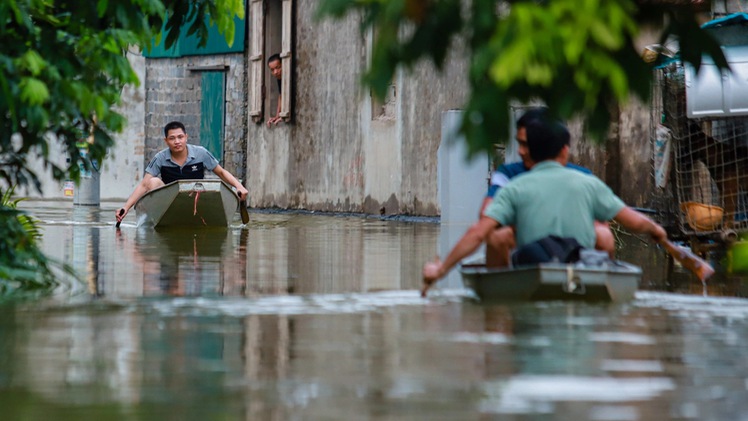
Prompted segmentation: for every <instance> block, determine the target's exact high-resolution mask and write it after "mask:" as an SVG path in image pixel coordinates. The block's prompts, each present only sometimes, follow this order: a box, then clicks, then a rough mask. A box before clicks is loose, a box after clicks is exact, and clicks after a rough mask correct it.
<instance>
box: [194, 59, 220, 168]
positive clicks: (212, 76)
mask: <svg viewBox="0 0 748 421" xmlns="http://www.w3.org/2000/svg"><path fill="white" fill-rule="evenodd" d="M202 76H203V77H202V98H201V100H200V145H202V146H204V147H205V148H206V149H207V150H209V151H210V153H212V154H213V156H215V157H216V159H218V160H219V161H222V160H223V117H224V104H225V100H224V95H225V81H226V73H225V72H203V74H202Z"/></svg>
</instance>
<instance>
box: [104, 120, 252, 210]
mask: <svg viewBox="0 0 748 421" xmlns="http://www.w3.org/2000/svg"><path fill="white" fill-rule="evenodd" d="M164 142H166V146H168V148H166V149H163V150H161V151H160V152H158V153H157V154H156V156H154V157H153V159H152V160H151V162H150V163H149V164H148V166H147V167H146V169H145V175H144V176H143V179H142V180H141V181H140V183H139V184H138V185H137V187H135V190H134V191H133V192H132V194H130V197H129V198H128V199H127V202H125V206H123V207H122V208H121V209H118V210H117V212H116V217H117V222H121V221H122V220H123V219H124V218H125V216H126V215H127V212H129V211H130V208H132V207H133V206H134V205H135V203H136V202H137V201H138V199H140V198H141V197H142V196H143V195H144V194H146V193H147V192H149V191H151V190H153V189H155V188H158V187H161V186H163V185H166V184H169V183H171V182H173V181H176V180H185V179H202V178H204V177H205V173H204V172H205V170H210V171H213V173H215V175H217V176H218V177H219V178H220V179H221V180H223V181H225V182H226V183H228V184H229V185H231V186H233V187H234V188H236V193H237V194H238V195H239V199H240V200H246V199H247V194H248V192H247V189H246V188H245V187H244V186H243V185H242V184H241V183H240V182H239V180H237V179H236V177H234V176H233V175H231V173H230V172H228V171H226V170H225V169H223V168H222V167H221V166H220V165H219V164H218V160H217V159H216V158H215V157H214V156H213V155H212V154H211V153H210V152H209V151H208V150H207V149H205V148H204V147H202V146H197V145H189V144H187V132H186V130H185V128H184V124H182V123H180V122H178V121H172V122H171V123H168V124H167V125H166V126H164Z"/></svg>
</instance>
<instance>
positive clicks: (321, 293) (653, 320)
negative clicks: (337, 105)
mask: <svg viewBox="0 0 748 421" xmlns="http://www.w3.org/2000/svg"><path fill="white" fill-rule="evenodd" d="M25 207H26V208H27V209H28V210H29V211H30V212H31V213H32V214H34V215H36V216H37V217H38V218H40V219H41V220H42V221H43V226H44V239H43V246H44V250H45V251H46V252H47V253H48V254H49V255H51V256H54V257H56V258H58V259H60V260H62V261H64V262H66V263H69V264H70V265H72V266H73V267H74V268H76V269H77V271H78V272H79V273H80V277H81V280H80V282H69V283H66V284H65V286H64V287H63V288H61V289H60V290H59V291H57V292H56V293H55V294H54V295H53V296H52V297H50V298H48V299H43V300H41V301H35V302H27V303H18V304H15V305H8V304H6V305H4V306H2V307H0V419H1V420H45V421H47V420H84V419H85V420H89V419H90V420H139V421H140V420H338V419H341V420H342V419H345V420H488V419H501V420H534V421H535V420H621V421H624V420H731V421H732V420H748V400H747V399H746V396H748V358H746V354H748V300H746V299H745V298H741V296H744V295H747V294H745V291H746V289H745V288H744V286H743V283H742V281H741V280H740V279H735V278H729V279H728V278H724V277H723V278H720V279H718V280H716V281H715V282H714V283H710V285H708V286H707V287H706V288H704V287H703V286H702V285H701V284H700V283H698V282H696V281H694V280H693V278H691V277H689V275H688V274H686V273H683V271H682V270H680V269H678V268H677V267H676V268H675V276H671V278H670V279H665V273H666V272H665V271H664V269H663V268H664V267H665V265H664V263H663V262H664V260H663V259H662V258H661V256H659V255H658V254H657V253H656V252H655V251H653V250H652V249H651V248H649V247H645V246H644V245H643V244H642V245H641V247H631V250H626V251H625V252H623V253H622V257H624V258H626V259H627V260H629V261H634V262H636V263H639V264H641V265H642V266H644V268H645V277H644V281H643V283H642V290H641V291H639V292H638V293H637V296H636V299H635V300H634V301H633V302H631V303H626V304H586V303H564V302H544V303H517V304H492V305H485V304H480V303H477V302H476V301H475V300H474V299H473V297H472V296H471V295H470V294H469V293H468V292H467V291H465V290H463V289H461V288H460V286H459V284H456V283H454V282H452V281H448V282H446V283H443V285H442V286H441V287H440V288H438V289H436V290H434V291H433V293H431V294H430V296H429V297H428V298H426V299H422V298H420V297H419V295H418V291H417V288H418V287H419V284H420V280H419V274H420V268H421V265H422V264H423V262H424V261H425V260H427V259H429V258H431V257H433V255H434V254H436V250H437V249H438V248H439V247H438V243H439V239H440V234H441V229H440V226H439V225H438V224H435V223H426V222H397V221H383V220H379V219H366V218H358V217H340V216H337V217H333V216H320V215H313V214H265V213H250V217H251V218H252V221H251V223H250V224H249V225H248V226H247V227H244V228H243V227H241V225H240V224H239V221H238V215H237V220H236V221H235V222H234V224H232V226H231V227H230V228H229V229H228V230H213V231H202V232H185V231H170V232H153V231H150V230H144V229H139V228H137V227H135V226H134V225H133V224H132V222H131V220H130V218H131V217H130V216H128V218H127V219H126V220H125V222H124V223H123V224H122V227H121V230H119V231H117V230H115V228H114V224H113V217H112V216H113V214H114V209H115V205H114V204H112V205H111V206H107V205H103V206H102V208H101V209H99V208H88V207H75V208H73V207H72V206H71V205H70V204H69V203H56V204H53V205H42V204H40V203H30V204H26V205H25ZM133 220H134V218H133ZM628 241H629V242H631V243H633V244H637V243H638V240H636V239H629V240H628Z"/></svg>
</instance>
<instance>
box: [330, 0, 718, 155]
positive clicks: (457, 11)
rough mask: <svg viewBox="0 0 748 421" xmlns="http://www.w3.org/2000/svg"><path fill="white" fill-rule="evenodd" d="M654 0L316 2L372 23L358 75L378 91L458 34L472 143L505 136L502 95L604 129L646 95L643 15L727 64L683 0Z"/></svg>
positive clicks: (443, 49) (698, 52) (597, 134)
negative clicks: (639, 47)
mask: <svg viewBox="0 0 748 421" xmlns="http://www.w3.org/2000/svg"><path fill="white" fill-rule="evenodd" d="M655 3H661V4H665V3H666V2H643V1H640V2H634V1H633V0H553V1H539V0H515V1H498V0H471V1H469V2H464V1H462V0H323V1H322V2H321V4H320V7H319V11H318V12H319V16H323V17H324V16H330V17H334V18H341V17H343V16H345V15H346V14H348V13H351V12H358V13H359V14H360V15H361V16H363V18H362V29H368V28H374V29H375V31H376V32H377V34H378V36H377V37H376V39H375V45H374V53H373V58H372V63H371V67H370V69H369V70H368V72H367V73H366V75H365V76H364V83H366V84H368V85H369V86H370V87H371V88H372V90H373V91H374V92H375V94H377V95H379V96H383V95H384V92H385V91H386V88H387V85H388V84H389V81H390V80H391V78H392V75H393V74H394V71H395V69H396V68H397V66H401V65H402V66H406V67H410V66H412V65H413V63H415V62H416V61H418V60H419V59H421V58H424V57H428V58H430V59H431V60H432V61H433V62H434V64H435V65H436V66H437V68H440V67H441V66H442V64H443V62H444V60H445V59H446V53H447V52H448V51H449V48H450V44H451V42H452V41H453V40H454V38H456V37H458V36H459V37H464V39H466V40H467V41H468V44H469V46H470V50H469V60H470V73H469V74H468V75H466V77H468V78H469V81H470V89H471V91H470V93H469V99H468V101H467V103H466V104H465V111H466V113H465V119H464V121H463V126H462V129H463V132H464V133H465V134H466V138H467V141H468V144H469V149H470V151H471V152H473V153H474V152H477V151H479V150H488V151H490V150H492V148H493V145H494V144H495V143H496V142H499V141H506V138H507V136H508V130H507V127H508V126H509V123H510V122H509V115H510V113H509V109H510V105H512V104H518V103H530V102H534V101H542V102H543V103H545V104H546V105H547V106H549V107H550V108H551V110H553V112H555V113H557V114H558V115H559V116H560V117H562V118H571V117H574V116H581V117H583V118H584V120H585V121H586V123H587V128H588V130H589V132H590V134H591V135H592V136H593V139H598V140H601V139H603V137H604V136H603V135H604V134H605V133H606V132H607V129H608V126H609V123H610V121H611V119H613V118H617V115H616V114H615V113H616V111H615V110H617V109H618V108H619V106H620V105H622V104H625V103H626V102H627V101H628V100H629V98H630V97H631V95H633V96H636V97H638V98H640V99H642V100H647V99H648V96H649V92H650V83H651V78H652V71H651V69H650V68H649V67H648V65H647V64H646V63H644V61H643V60H642V59H641V57H640V56H639V54H638V52H637V51H636V47H635V44H634V40H635V38H636V37H637V35H638V29H639V26H640V24H641V23H643V22H647V23H651V22H664V21H667V22H669V24H668V25H667V26H666V27H665V28H664V29H663V31H662V38H663V40H664V39H666V38H667V37H668V36H670V35H675V36H677V37H678V39H679V41H680V45H681V57H682V58H683V60H685V61H688V62H690V63H693V64H694V65H696V66H697V67H698V66H699V65H700V63H701V57H702V55H703V54H708V55H711V56H712V57H714V59H715V62H716V63H717V64H718V65H722V66H723V67H727V63H726V61H725V59H724V56H723V54H722V51H721V50H720V48H719V45H718V44H717V43H716V41H714V40H713V39H712V38H711V36H709V35H708V34H707V33H706V32H704V31H703V30H701V28H700V27H699V25H698V24H697V22H696V19H695V12H694V10H693V8H692V7H691V6H690V3H689V2H684V3H683V4H684V5H683V6H674V5H673V4H674V3H672V2H670V5H669V6H667V7H665V6H657V5H656V4H655ZM653 4H655V5H653Z"/></svg>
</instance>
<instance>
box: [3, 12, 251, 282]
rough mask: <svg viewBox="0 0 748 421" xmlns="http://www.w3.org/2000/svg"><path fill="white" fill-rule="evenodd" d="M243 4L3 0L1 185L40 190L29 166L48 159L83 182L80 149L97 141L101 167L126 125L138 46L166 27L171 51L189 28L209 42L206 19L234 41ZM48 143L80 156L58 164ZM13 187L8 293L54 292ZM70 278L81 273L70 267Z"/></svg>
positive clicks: (95, 154)
mask: <svg viewBox="0 0 748 421" xmlns="http://www.w3.org/2000/svg"><path fill="white" fill-rule="evenodd" d="M243 4H244V3H243V1H242V0H190V1H185V0H91V1H77V0H2V1H0V45H2V46H3V47H2V48H1V49H0V181H4V182H5V183H6V185H11V186H15V185H28V184H31V185H33V186H35V187H36V188H37V189H39V188H40V183H39V180H38V177H37V175H36V174H34V172H33V171H31V170H30V169H29V167H28V159H29V158H35V157H37V156H38V157H40V158H41V159H42V160H43V162H44V165H45V166H46V167H48V168H50V169H51V172H52V175H53V176H54V177H55V178H56V179H58V180H61V179H64V178H71V179H73V180H78V179H79V177H80V166H79V163H80V164H82V165H83V167H84V168H88V166H89V165H90V161H89V160H87V159H83V158H82V157H81V155H80V152H79V149H78V147H77V146H76V143H77V142H78V141H80V140H81V139H87V138H89V137H90V136H91V139H92V142H89V144H88V148H87V153H88V155H89V157H90V158H91V160H94V161H102V160H103V158H104V157H105V155H106V153H107V151H108V150H109V148H110V147H111V146H112V145H113V140H112V137H111V135H112V133H114V132H118V131H121V130H122V129H123V128H124V126H125V124H126V122H125V119H124V117H123V116H122V115H121V114H119V113H118V112H117V111H116V106H117V105H118V104H119V101H120V93H121V92H122V89H123V87H124V86H125V85H127V84H136V85H137V84H138V83H139V81H138V78H137V76H136V74H135V72H134V71H133V69H132V68H131V66H130V63H129V61H128V60H127V53H128V50H129V49H131V48H138V47H139V48H140V49H141V50H142V49H144V48H149V47H150V45H151V44H152V42H151V41H152V39H153V38H154V37H155V36H156V35H157V31H160V30H161V28H162V27H164V22H166V25H165V26H166V27H167V28H170V29H171V32H170V33H169V39H167V40H166V44H167V47H169V46H171V42H173V41H174V39H175V38H174V37H175V36H178V35H179V31H180V30H181V28H182V24H183V23H185V22H192V21H194V23H192V24H191V25H190V27H189V31H190V32H192V33H197V34H198V39H200V45H205V43H206V41H207V39H206V35H207V33H208V32H207V29H208V28H207V26H206V24H205V22H206V19H205V16H206V15H208V16H209V17H210V22H215V23H216V24H217V26H218V28H219V31H220V32H222V33H224V34H225V35H228V37H227V38H228V39H233V31H234V20H233V17H234V15H238V16H240V17H242V16H243V15H244V6H243ZM49 142H59V143H60V144H61V145H63V149H64V151H65V152H66V153H67V155H68V156H69V157H70V158H71V159H70V161H69V163H68V165H67V166H66V167H59V166H57V165H56V164H55V163H54V162H51V158H56V157H50V156H49V154H50V148H49ZM11 194H12V190H9V191H7V192H6V193H5V195H3V203H2V204H0V296H6V295H8V294H11V293H13V292H14V291H16V292H17V291H26V292H28V291H37V290H38V291H47V290H49V289H50V288H52V287H53V286H54V285H55V284H56V281H55V278H54V274H53V272H52V271H51V269H50V264H51V263H52V262H50V261H49V260H48V259H47V258H46V257H45V256H44V255H43V254H42V253H41V251H40V250H39V249H38V248H37V246H36V239H35V238H36V236H37V235H38V233H39V231H38V225H37V224H36V222H35V221H34V220H33V219H31V218H30V217H29V216H27V215H24V214H23V213H21V212H19V211H18V210H17V209H16V208H15V204H16V203H17V202H13V201H11V199H10V195H11ZM61 267H62V269H63V271H67V272H68V273H72V271H71V270H70V269H69V267H67V266H65V265H61Z"/></svg>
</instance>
